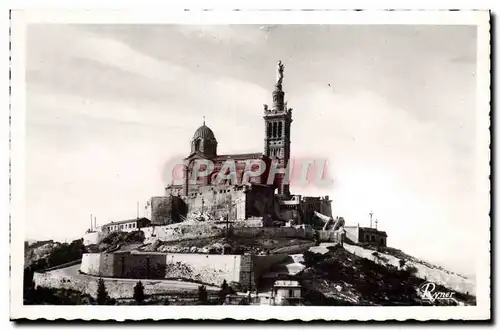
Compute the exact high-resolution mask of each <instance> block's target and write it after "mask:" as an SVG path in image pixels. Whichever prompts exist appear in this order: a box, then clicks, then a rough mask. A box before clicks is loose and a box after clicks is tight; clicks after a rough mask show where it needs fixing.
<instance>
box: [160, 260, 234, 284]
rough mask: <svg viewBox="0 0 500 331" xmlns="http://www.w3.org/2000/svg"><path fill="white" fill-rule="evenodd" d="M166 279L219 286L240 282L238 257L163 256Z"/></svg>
mask: <svg viewBox="0 0 500 331" xmlns="http://www.w3.org/2000/svg"><path fill="white" fill-rule="evenodd" d="M164 256H165V259H166V272H165V277H166V278H182V279H191V280H196V281H200V282H203V283H207V284H214V285H220V284H222V282H223V281H224V280H226V282H228V283H229V282H240V268H241V256H240V255H204V254H178V253H170V254H164Z"/></svg>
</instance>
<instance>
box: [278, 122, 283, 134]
mask: <svg viewBox="0 0 500 331" xmlns="http://www.w3.org/2000/svg"><path fill="white" fill-rule="evenodd" d="M282 130H283V123H282V122H279V124H278V137H282V135H283V133H282Z"/></svg>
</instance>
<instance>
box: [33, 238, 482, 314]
mask: <svg viewBox="0 0 500 331" xmlns="http://www.w3.org/2000/svg"><path fill="white" fill-rule="evenodd" d="M291 247H305V248H303V249H302V250H301V251H300V252H296V251H293V250H289V248H291ZM26 248H27V249H26V250H25V262H26V265H25V277H27V280H28V278H29V277H30V276H32V273H33V271H36V270H40V269H43V268H50V267H54V266H57V265H59V264H63V263H67V262H70V261H74V260H78V259H80V258H81V256H82V254H83V253H85V252H112V251H117V250H119V251H145V252H181V253H202V254H218V255H220V254H245V253H247V254H257V255H259V254H271V255H272V254H274V253H275V252H280V253H283V252H285V253H286V254H289V258H288V259H287V260H285V261H284V262H280V263H278V264H276V265H274V266H272V267H271V269H270V271H269V272H268V273H267V274H266V275H264V276H263V277H262V278H261V279H259V280H258V281H257V286H258V288H259V291H267V290H268V289H269V286H270V284H272V282H274V280H275V279H295V280H299V282H300V283H301V284H302V286H303V287H304V300H305V304H308V305H428V304H430V303H429V302H425V301H423V300H422V296H421V294H420V293H419V287H420V286H421V285H422V284H423V283H425V282H433V283H435V285H436V289H435V290H436V291H441V292H454V293H455V294H454V298H455V299H456V300H457V302H451V301H450V302H439V303H438V302H436V303H434V304H461V305H474V304H475V302H476V299H475V297H474V294H475V286H474V283H473V282H472V281H471V280H470V279H468V278H466V277H464V276H462V275H459V274H456V273H453V272H450V271H447V270H445V269H444V268H442V267H439V266H436V265H433V264H430V263H427V262H425V261H422V260H419V259H416V258H414V257H412V256H410V255H408V254H405V253H404V252H402V251H401V250H398V249H395V248H390V247H380V246H370V245H354V244H353V243H343V245H339V244H328V243H323V244H320V245H315V243H314V242H312V241H310V240H304V239H297V238H261V237H259V238H243V237H235V236H227V237H226V236H222V237H213V238H200V239H187V240H176V241H168V242H164V241H160V240H155V241H153V242H149V241H145V240H144V234H143V233H142V231H135V232H128V233H127V232H112V233H110V234H108V235H107V236H105V237H104V238H103V239H102V240H100V242H99V243H98V244H96V245H89V246H87V247H85V246H83V243H82V241H81V240H75V241H73V242H72V243H70V244H61V243H57V242H53V241H45V242H39V243H35V244H32V245H26Z"/></svg>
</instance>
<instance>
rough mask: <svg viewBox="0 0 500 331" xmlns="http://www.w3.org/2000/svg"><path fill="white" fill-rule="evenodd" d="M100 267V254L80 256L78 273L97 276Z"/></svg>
mask: <svg viewBox="0 0 500 331" xmlns="http://www.w3.org/2000/svg"><path fill="white" fill-rule="evenodd" d="M100 267H101V254H99V253H86V254H83V256H82V263H81V265H80V271H81V272H83V273H85V274H89V275H99V274H100Z"/></svg>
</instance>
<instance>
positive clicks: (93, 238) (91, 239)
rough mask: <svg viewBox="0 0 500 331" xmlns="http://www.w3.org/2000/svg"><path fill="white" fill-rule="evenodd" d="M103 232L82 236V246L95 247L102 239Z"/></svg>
mask: <svg viewBox="0 0 500 331" xmlns="http://www.w3.org/2000/svg"><path fill="white" fill-rule="evenodd" d="M104 236H105V235H104V233H103V232H97V231H96V232H88V233H85V234H84V235H83V244H84V245H85V246H89V245H96V244H97V243H99V242H100V241H101V239H102V238H103V237H104Z"/></svg>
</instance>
